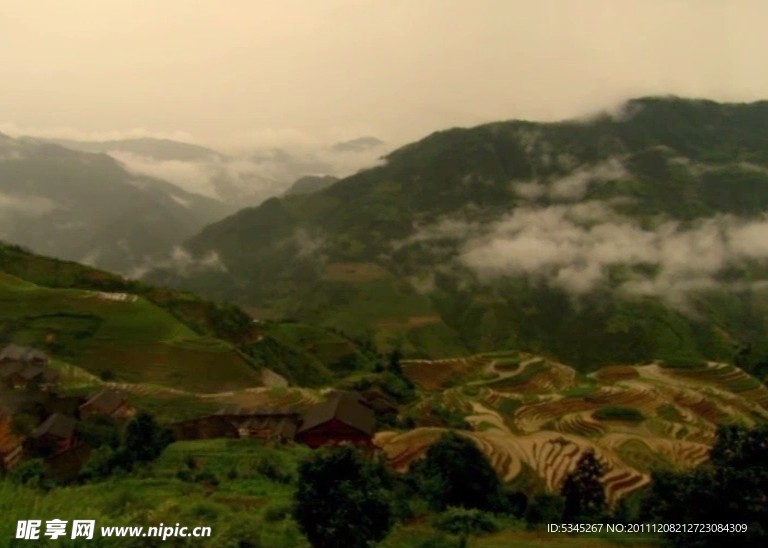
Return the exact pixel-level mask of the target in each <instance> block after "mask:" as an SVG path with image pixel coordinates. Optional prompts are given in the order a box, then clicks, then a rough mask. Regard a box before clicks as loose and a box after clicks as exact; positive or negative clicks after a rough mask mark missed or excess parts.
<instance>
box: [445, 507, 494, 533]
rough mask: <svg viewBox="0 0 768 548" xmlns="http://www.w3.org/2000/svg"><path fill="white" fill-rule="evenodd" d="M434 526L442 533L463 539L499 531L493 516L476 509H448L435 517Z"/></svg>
mask: <svg viewBox="0 0 768 548" xmlns="http://www.w3.org/2000/svg"><path fill="white" fill-rule="evenodd" d="M432 525H433V526H434V527H435V529H438V530H440V531H445V532H446V533H451V534H452V535H459V536H463V537H467V536H469V535H481V534H484V533H494V532H496V531H498V530H499V526H498V525H497V523H496V521H495V520H494V519H493V516H492V515H491V514H489V513H488V512H483V511H482V510H478V509H476V508H470V509H467V508H460V507H459V508H455V507H451V508H448V509H447V510H446V511H445V512H443V513H441V514H438V515H437V516H435V517H434V519H433V520H432Z"/></svg>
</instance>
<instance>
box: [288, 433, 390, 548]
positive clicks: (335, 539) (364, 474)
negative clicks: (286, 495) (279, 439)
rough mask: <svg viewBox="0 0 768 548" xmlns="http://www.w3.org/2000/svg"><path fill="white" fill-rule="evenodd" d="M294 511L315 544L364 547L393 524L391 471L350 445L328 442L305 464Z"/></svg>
mask: <svg viewBox="0 0 768 548" xmlns="http://www.w3.org/2000/svg"><path fill="white" fill-rule="evenodd" d="M294 502H295V507H294V517H295V519H296V521H297V522H298V524H299V528H300V529H301V531H302V532H303V533H304V535H306V537H307V539H308V540H309V542H310V543H311V544H312V546H314V547H316V548H330V547H338V546H344V547H345V548H364V547H366V546H369V545H370V544H371V543H372V542H377V541H379V540H381V539H383V538H384V537H385V536H386V535H387V533H388V532H389V530H390V528H391V527H392V522H393V519H392V509H391V490H390V480H389V476H388V474H387V472H386V470H385V469H384V467H383V465H382V464H381V463H379V462H378V461H369V460H366V459H365V458H364V457H363V456H362V455H361V453H360V452H359V451H358V450H356V449H354V448H352V447H350V446H340V447H333V448H324V449H321V450H319V451H317V452H316V453H314V454H313V455H312V456H311V457H310V458H309V459H307V460H305V461H304V462H303V463H302V464H301V465H300V466H299V483H298V489H297V490H296V494H295V495H294Z"/></svg>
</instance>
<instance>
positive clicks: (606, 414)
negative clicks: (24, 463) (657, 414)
mask: <svg viewBox="0 0 768 548" xmlns="http://www.w3.org/2000/svg"><path fill="white" fill-rule="evenodd" d="M592 416H593V417H594V418H596V419H597V420H601V421H624V422H642V421H644V420H645V415H643V414H642V413H641V412H640V411H639V410H637V409H635V408H634V407H622V406H619V405H609V406H606V407H601V408H600V409H598V410H596V411H595V412H594V413H593V414H592Z"/></svg>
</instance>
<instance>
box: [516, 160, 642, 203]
mask: <svg viewBox="0 0 768 548" xmlns="http://www.w3.org/2000/svg"><path fill="white" fill-rule="evenodd" d="M627 176H628V172H627V170H626V169H625V168H624V165H623V164H622V163H621V161H620V160H619V159H616V158H612V159H610V160H607V161H605V162H601V163H599V164H596V165H593V166H586V167H582V168H579V169H576V170H574V171H573V172H572V173H569V174H568V175H566V176H565V177H562V178H560V179H555V180H553V181H529V182H522V183H516V184H515V185H514V187H513V188H514V191H515V193H516V194H517V195H518V196H520V197H521V198H523V199H525V200H529V201H536V200H539V199H542V198H545V197H546V198H549V199H550V200H552V201H556V202H574V201H577V200H581V199H582V198H584V196H586V194H587V192H588V190H589V188H590V186H591V185H593V184H600V183H604V182H606V181H614V180H617V179H622V178H624V177H627Z"/></svg>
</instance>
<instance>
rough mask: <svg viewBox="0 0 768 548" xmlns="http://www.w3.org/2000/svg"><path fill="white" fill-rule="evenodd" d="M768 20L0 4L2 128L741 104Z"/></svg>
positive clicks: (380, 124)
mask: <svg viewBox="0 0 768 548" xmlns="http://www.w3.org/2000/svg"><path fill="white" fill-rule="evenodd" d="M767 20H768V2H765V1H764V0H756V1H740V0H638V1H635V0H561V1H556V0H552V1H546V0H543V1H533V0H526V1H516V0H375V1H374V0H275V1H259V0H198V1H193V0H66V1H64V0H0V82H1V83H0V131H5V132H8V131H16V132H18V131H30V132H34V133H38V134H40V133H48V134H52V133H58V134H59V135H76V134H77V132H83V133H84V134H90V135H91V136H94V137H109V136H115V135H118V134H136V135H138V134H140V133H142V131H140V130H138V129H137V128H143V130H144V132H149V133H152V134H160V135H171V136H176V137H181V138H186V139H191V140H194V141H197V142H201V143H205V144H211V145H215V146H231V145H234V144H237V143H243V144H271V143H272V142H276V143H278V144H286V143H291V142H318V141H323V142H325V141H334V140H337V139H342V138H352V137H356V136H359V135H364V134H372V135H376V136H379V137H380V138H382V139H384V140H386V141H388V142H390V143H400V142H404V141H407V140H412V139H415V138H418V137H421V136H423V135H425V134H427V133H429V132H431V131H434V130H437V129H442V128H445V127H450V126H455V125H471V124H476V123H480V122H484V121H490V120H498V119H508V118H529V119H553V118H563V117H571V116H576V115H580V114H584V113H587V112H590V111H595V110H598V109H600V108H604V107H610V106H612V105H616V104H617V103H618V102H619V101H620V100H621V99H622V98H626V97H630V96H636V95H641V94H650V93H654V94H658V93H674V94H678V95H693V96H699V97H710V98H715V99H724V100H738V101H741V100H755V99H760V98H768V70H766V69H765V60H764V57H765V52H766V51H768V33H766V32H764V26H765V22H766V21H767ZM67 128H68V129H67ZM109 132H117V133H109Z"/></svg>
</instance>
